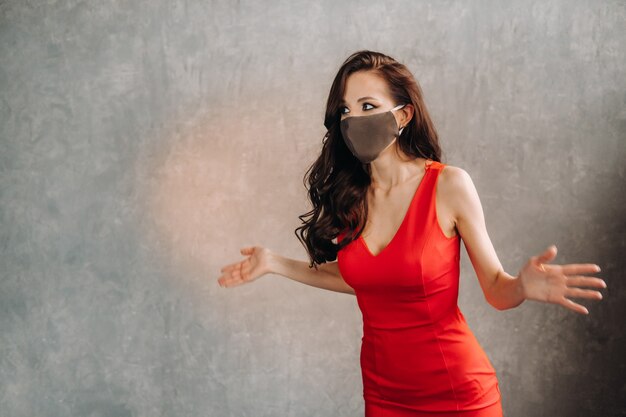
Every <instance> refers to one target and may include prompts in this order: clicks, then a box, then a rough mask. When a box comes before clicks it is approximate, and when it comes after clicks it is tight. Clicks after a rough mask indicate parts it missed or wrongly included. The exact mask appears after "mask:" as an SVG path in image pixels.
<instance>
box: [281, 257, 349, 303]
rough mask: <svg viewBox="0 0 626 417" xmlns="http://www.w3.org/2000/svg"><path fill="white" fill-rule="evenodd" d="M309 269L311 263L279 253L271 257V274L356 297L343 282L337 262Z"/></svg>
mask: <svg viewBox="0 0 626 417" xmlns="http://www.w3.org/2000/svg"><path fill="white" fill-rule="evenodd" d="M317 268H318V269H317V270H316V269H315V268H309V263H308V262H304V261H298V260H296V259H291V258H286V257H284V256H281V255H279V254H277V253H272V254H271V255H270V272H272V273H274V274H278V275H282V276H284V277H287V278H289V279H292V280H294V281H297V282H301V283H303V284H306V285H310V286H312V287H317V288H322V289H324V290H329V291H336V292H342V293H345V294H352V295H355V293H354V289H352V287H351V286H349V285H348V284H347V283H346V281H344V280H343V277H342V276H341V273H340V272H339V267H338V266H337V261H334V262H326V263H323V264H321V265H318V267H317Z"/></svg>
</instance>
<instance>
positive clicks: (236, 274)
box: [221, 268, 245, 287]
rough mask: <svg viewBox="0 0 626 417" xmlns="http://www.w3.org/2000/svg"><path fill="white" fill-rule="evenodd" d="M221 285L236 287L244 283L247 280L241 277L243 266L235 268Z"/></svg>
mask: <svg viewBox="0 0 626 417" xmlns="http://www.w3.org/2000/svg"><path fill="white" fill-rule="evenodd" d="M221 280H222V283H221V285H222V286H224V287H235V286H237V285H241V284H243V283H244V282H245V281H244V280H243V279H242V277H241V268H235V269H234V270H233V271H231V273H230V275H228V276H226V277H224V278H223V279H221Z"/></svg>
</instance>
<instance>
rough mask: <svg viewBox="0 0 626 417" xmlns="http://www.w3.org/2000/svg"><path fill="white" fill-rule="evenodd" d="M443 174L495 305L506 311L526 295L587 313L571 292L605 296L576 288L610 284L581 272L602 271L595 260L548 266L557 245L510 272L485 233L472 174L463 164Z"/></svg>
mask: <svg viewBox="0 0 626 417" xmlns="http://www.w3.org/2000/svg"><path fill="white" fill-rule="evenodd" d="M440 176H441V178H440V179H439V181H438V182H439V187H440V188H441V190H440V191H441V192H442V194H444V195H445V196H446V202H447V203H448V204H449V206H450V209H451V210H452V213H453V216H454V220H455V223H456V228H457V230H458V233H459V235H460V237H461V238H462V239H463V243H464V244H465V249H466V250H467V254H468V255H469V257H470V260H471V262H472V265H473V267H474V270H475V271H476V275H477V277H478V281H479V282H480V286H481V288H482V290H483V293H484V295H485V299H486V300H487V302H489V304H491V305H492V306H493V307H494V308H496V309H498V310H506V309H509V308H514V307H517V306H518V305H520V304H521V303H522V302H524V300H535V301H541V302H547V303H554V304H560V305H562V306H563V307H566V308H568V309H570V310H573V311H575V312H577V313H582V314H589V311H588V310H587V309H586V308H585V307H584V306H582V305H580V304H577V303H575V302H573V301H572V300H570V299H569V298H567V297H579V298H590V299H595V300H598V299H602V294H601V293H600V292H599V291H594V290H584V289H581V288H576V287H596V288H606V283H605V282H604V281H603V280H602V279H600V278H597V277H586V276H583V275H582V274H590V273H595V272H599V271H600V267H599V266H598V265H596V264H568V265H555V264H551V265H548V264H547V262H549V261H551V260H552V259H554V257H555V256H556V251H557V249H556V246H554V245H551V246H550V247H549V248H548V249H546V250H545V251H544V252H543V253H541V254H539V255H537V256H532V257H530V258H529V260H528V261H527V262H526V264H525V265H524V267H523V268H522V269H521V270H520V272H519V274H518V275H517V276H515V277H514V276H511V275H509V274H508V273H506V271H504V269H503V268H502V265H501V263H500V260H499V259H498V256H497V255H496V251H495V249H494V248H493V244H492V243H491V239H490V238H489V235H488V234H487V227H486V224H485V217H484V213H483V209H482V205H481V203H480V199H479V197H478V192H477V191H476V187H475V186H474V183H473V182H472V179H471V178H470V176H469V174H468V173H467V172H466V171H465V170H463V169H462V168H459V167H455V166H446V168H445V169H444V170H443V171H442V172H441V173H440Z"/></svg>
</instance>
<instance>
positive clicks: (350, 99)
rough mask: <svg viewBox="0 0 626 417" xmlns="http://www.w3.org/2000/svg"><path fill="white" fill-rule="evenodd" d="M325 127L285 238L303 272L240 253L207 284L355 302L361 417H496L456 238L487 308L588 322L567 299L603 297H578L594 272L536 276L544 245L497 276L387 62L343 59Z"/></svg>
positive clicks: (400, 75) (483, 237)
mask: <svg viewBox="0 0 626 417" xmlns="http://www.w3.org/2000/svg"><path fill="white" fill-rule="evenodd" d="M324 125H325V126H326V128H327V129H328V132H327V133H326V135H325V137H324V141H323V148H322V152H321V155H320V156H319V158H318V159H317V161H316V162H315V163H314V164H313V166H312V167H311V169H310V170H309V172H307V175H308V182H309V185H310V189H309V198H310V200H311V202H312V204H313V210H311V211H310V212H309V213H307V214H306V215H309V216H310V218H309V219H308V220H307V221H304V222H303V223H304V225H303V226H301V227H299V228H298V229H296V236H298V238H299V239H300V240H301V241H302V242H303V244H304V245H305V246H306V249H307V252H308V254H309V257H310V260H311V262H310V264H309V265H307V264H306V263H305V262H302V261H297V260H293V259H289V258H285V257H282V256H280V255H278V254H276V253H273V252H272V251H270V250H269V249H267V248H263V247H260V246H255V247H247V248H243V249H242V250H241V253H242V255H244V256H246V257H247V258H246V259H244V260H242V261H240V262H236V263H233V264H230V265H227V266H225V267H224V268H222V270H221V271H222V273H223V274H222V276H221V277H220V278H219V279H218V282H219V284H220V285H221V286H224V287H232V286H236V285H240V284H243V283H247V282H252V281H254V280H255V279H256V278H258V277H260V276H262V275H264V274H268V273H274V274H280V275H283V276H286V277H288V278H291V279H293V280H295V281H298V282H302V283H304V284H308V285H311V286H314V287H318V288H323V289H326V290H331V291H338V292H343V293H348V294H354V295H356V297H357V301H358V304H359V308H360V310H361V312H362V316H363V338H362V345H361V357H360V363H361V371H362V377H363V396H364V400H365V415H366V416H368V417H374V416H378V417H382V416H385V417H403V416H439V417H447V416H464V417H478V416H480V417H491V416H502V405H501V396H500V389H499V386H498V380H497V377H496V373H495V370H494V369H493V367H492V365H491V363H490V361H489V359H488V358H487V355H486V354H485V352H484V351H483V350H482V348H481V347H480V345H479V344H478V342H477V340H476V339H475V337H474V335H473V333H472V332H471V330H470V329H469V327H468V325H467V323H466V321H465V318H464V316H463V314H462V313H461V311H460V310H459V308H458V305H457V300H458V289H459V260H460V241H461V239H463V242H464V245H465V247H466V250H467V253H468V255H469V257H470V259H471V262H472V265H473V267H474V269H475V271H476V275H477V277H478V280H479V282H480V286H481V288H482V290H483V292H484V294H485V298H486V300H487V301H488V302H489V303H490V304H491V305H492V306H493V307H495V308H496V309H498V310H506V309H509V308H513V307H517V306H518V305H520V304H521V303H522V302H523V301H524V300H535V301H542V302H549V303H555V304H560V305H562V306H563V307H565V308H568V309H570V310H572V311H574V312H578V313H582V314H588V311H587V309H586V308H585V307H584V306H582V305H580V304H577V303H575V302H573V301H572V300H570V299H569V298H568V297H582V298H589V299H601V298H602V295H601V293H600V292H599V291H594V290H585V289H581V288H577V287H584V286H587V287H596V288H606V284H605V283H604V281H603V280H601V279H600V278H597V277H587V276H583V275H582V274H590V273H595V272H599V271H600V268H599V267H598V266H597V265H595V264H570V265H556V264H548V262H550V261H551V260H552V259H554V257H555V256H556V247H555V246H554V245H552V246H550V247H549V248H548V249H546V250H545V252H543V253H541V254H539V255H537V256H532V257H531V258H530V259H529V260H528V262H527V263H526V264H525V265H524V267H523V268H522V269H521V271H520V273H519V274H518V276H516V277H513V276H511V275H509V274H508V273H506V272H505V271H504V270H503V268H502V266H501V264H500V262H499V260H498V257H497V255H496V252H495V250H494V248H493V246H492V244H491V241H490V239H489V236H488V234H487V230H486V226H485V221H484V217H483V211H482V207H481V204H480V200H479V197H478V194H477V192H476V189H475V187H474V185H473V183H472V180H471V178H470V176H469V175H468V174H467V172H465V171H464V170H463V169H461V168H458V167H454V166H450V165H447V164H443V163H441V149H440V147H439V143H438V138H437V133H436V131H435V128H434V126H433V123H432V121H431V119H430V117H429V115H428V111H427V110H426V106H425V104H424V101H423V98H422V92H421V89H420V87H419V85H418V84H417V82H416V81H415V79H414V77H413V75H412V74H411V73H410V71H409V70H408V69H407V68H406V67H405V66H404V65H402V64H400V63H398V62H397V61H395V60H394V59H392V58H390V57H389V56H386V55H384V54H381V53H377V52H372V51H359V52H356V53H354V54H352V55H351V56H350V57H348V59H347V60H346V61H345V62H344V63H343V65H342V66H341V68H340V69H339V72H338V74H337V76H336V77H335V80H334V82H333V85H332V86H331V89H330V95H329V97H328V102H327V107H326V115H325V120H324ZM303 217H304V216H300V219H303ZM298 233H299V234H298ZM335 259H337V261H334V260H335ZM331 261H334V262H331ZM318 265H320V266H319V267H318ZM313 266H315V268H314V269H313V268H312V267H313Z"/></svg>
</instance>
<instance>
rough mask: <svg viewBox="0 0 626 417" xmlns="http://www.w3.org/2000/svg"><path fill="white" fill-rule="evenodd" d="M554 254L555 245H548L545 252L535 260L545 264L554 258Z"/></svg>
mask: <svg viewBox="0 0 626 417" xmlns="http://www.w3.org/2000/svg"><path fill="white" fill-rule="evenodd" d="M556 252H557V249H556V245H550V246H548V248H547V249H546V250H545V251H543V252H542V253H540V254H539V255H538V256H536V257H535V259H536V260H537V262H539V263H547V262H550V261H551V260H553V259H554V258H555V257H556Z"/></svg>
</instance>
